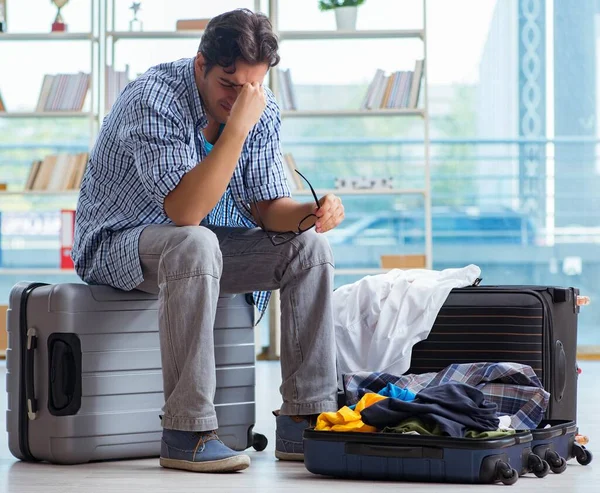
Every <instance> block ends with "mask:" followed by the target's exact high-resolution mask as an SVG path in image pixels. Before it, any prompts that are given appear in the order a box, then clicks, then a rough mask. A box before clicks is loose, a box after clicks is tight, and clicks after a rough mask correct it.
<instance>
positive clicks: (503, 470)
mask: <svg viewBox="0 0 600 493" xmlns="http://www.w3.org/2000/svg"><path fill="white" fill-rule="evenodd" d="M496 479H497V481H501V482H502V483H504V484H508V485H511V484H515V483H516V482H517V480H518V479H519V473H518V472H517V471H516V469H513V468H512V467H510V466H509V465H508V464H507V463H506V462H504V461H499V462H498V464H497V466H496Z"/></svg>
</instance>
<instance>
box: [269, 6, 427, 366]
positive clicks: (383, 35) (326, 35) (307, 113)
mask: <svg viewBox="0 0 600 493" xmlns="http://www.w3.org/2000/svg"><path fill="white" fill-rule="evenodd" d="M422 5H423V28H422V29H409V30H393V29H392V30H355V31H339V30H338V31H279V29H278V25H279V22H278V17H279V7H280V2H279V1H278V0H271V2H270V7H271V8H270V13H269V14H270V18H271V23H272V24H273V28H274V30H275V31H276V32H277V33H278V36H279V39H280V41H281V42H285V41H293V40H334V39H335V40H338V39H339V40H342V39H365V40H366V39H420V40H421V41H422V42H423V60H424V62H423V91H422V92H421V96H420V99H421V101H423V107H422V108H416V109H410V108H401V109H371V110H360V109H357V110H338V111H330V110H293V111H289V110H288V111H282V112H281V116H282V118H328V117H330V118H331V117H332V118H343V117H360V118H363V117H388V118H389V117H421V118H422V120H423V125H424V132H423V134H424V145H423V147H424V149H423V154H424V169H425V176H424V183H425V188H423V189H396V190H395V189H393V188H392V189H389V188H386V189H372V190H344V189H327V190H317V191H316V193H317V195H319V196H322V195H324V194H327V193H335V194H338V195H341V196H344V195H383V194H388V195H392V194H393V195H406V194H417V195H422V196H423V200H424V209H425V211H424V212H425V214H424V215H425V252H424V253H425V259H426V267H427V268H429V269H431V267H432V249H433V248H432V247H433V245H432V224H431V170H430V159H429V113H428V108H429V100H428V79H427V77H428V71H427V62H428V58H427V0H422ZM359 14H360V11H359ZM277 79H278V78H277V77H271V80H270V84H271V88H272V89H273V91H274V92H275V94H276V96H277V95H278V94H279V91H278V80H277ZM293 195H297V196H302V195H311V192H310V190H295V191H293ZM335 272H336V274H338V275H374V274H380V273H384V272H387V269H377V268H374V269H352V268H349V269H343V268H340V269H338V268H336V270H335ZM273 294H274V296H273V300H272V302H271V304H270V310H271V311H270V320H269V324H270V326H269V348H268V356H267V357H268V358H270V359H276V358H278V357H279V341H280V326H279V323H280V307H279V292H278V291H275V292H274V293H273Z"/></svg>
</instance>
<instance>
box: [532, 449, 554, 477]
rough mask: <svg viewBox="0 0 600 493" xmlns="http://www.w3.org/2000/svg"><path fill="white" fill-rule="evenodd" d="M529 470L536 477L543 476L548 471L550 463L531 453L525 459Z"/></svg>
mask: <svg viewBox="0 0 600 493" xmlns="http://www.w3.org/2000/svg"><path fill="white" fill-rule="evenodd" d="M527 465H528V466H529V470H530V471H531V472H532V473H533V474H535V475H536V476H537V477H538V478H544V477H546V476H547V475H548V473H549V472H550V465H549V464H548V463H547V462H546V461H545V460H543V459H542V458H541V457H540V456H539V455H535V454H531V455H530V456H529V459H528V460H527Z"/></svg>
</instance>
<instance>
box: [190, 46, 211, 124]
mask: <svg viewBox="0 0 600 493" xmlns="http://www.w3.org/2000/svg"><path fill="white" fill-rule="evenodd" d="M195 61H196V59H195V58H191V59H190V62H189V64H188V67H187V71H186V77H185V83H186V87H187V96H188V101H189V105H190V110H191V112H192V118H193V119H194V122H195V123H196V125H199V126H200V128H205V127H206V126H207V125H208V117H207V115H206V110H205V109H204V104H203V103H202V98H201V97H200V93H199V92H198V86H196V77H195V75H194V63H195Z"/></svg>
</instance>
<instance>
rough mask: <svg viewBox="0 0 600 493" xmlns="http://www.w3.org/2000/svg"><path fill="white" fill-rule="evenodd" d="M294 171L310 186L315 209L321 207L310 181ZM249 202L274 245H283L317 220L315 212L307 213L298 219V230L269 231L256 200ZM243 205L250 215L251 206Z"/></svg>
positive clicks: (309, 227) (311, 226) (312, 225)
mask: <svg viewBox="0 0 600 493" xmlns="http://www.w3.org/2000/svg"><path fill="white" fill-rule="evenodd" d="M294 171H295V172H296V173H298V174H299V175H300V176H301V177H302V178H303V179H304V181H305V182H306V184H307V185H308V187H309V188H310V191H311V192H312V196H313V198H314V199H315V205H316V207H317V209H318V208H319V207H321V204H319V199H318V197H317V194H316V192H315V189H314V188H313V187H312V185H311V184H310V182H309V181H308V180H307V178H306V177H305V176H304V175H303V174H302V173H300V171H298V170H297V169H296V170H294ZM250 204H251V205H254V209H255V210H256V215H257V216H258V221H259V226H260V227H261V228H262V229H263V230H264V231H265V233H266V234H267V236H268V237H269V240H271V243H272V244H273V245H274V246H279V245H283V244H284V243H287V242H288V241H291V240H293V239H294V238H296V237H297V236H299V235H301V234H302V233H305V232H306V231H308V230H309V229H311V228H313V227H314V225H315V222H316V220H317V216H316V215H315V214H308V215H307V216H305V217H304V218H302V219H301V220H300V222H299V223H298V231H284V232H278V231H270V230H268V229H267V228H265V225H264V222H263V220H262V217H261V216H260V211H259V210H258V207H257V206H256V202H255V201H252V202H250ZM244 207H245V208H246V210H247V211H248V212H249V213H250V215H252V212H251V208H250V209H248V207H247V206H245V205H244ZM313 219H314V220H313Z"/></svg>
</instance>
